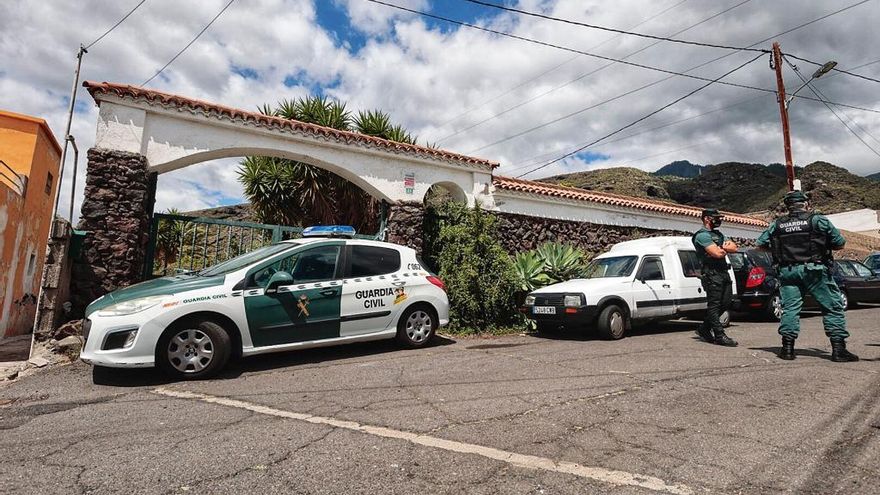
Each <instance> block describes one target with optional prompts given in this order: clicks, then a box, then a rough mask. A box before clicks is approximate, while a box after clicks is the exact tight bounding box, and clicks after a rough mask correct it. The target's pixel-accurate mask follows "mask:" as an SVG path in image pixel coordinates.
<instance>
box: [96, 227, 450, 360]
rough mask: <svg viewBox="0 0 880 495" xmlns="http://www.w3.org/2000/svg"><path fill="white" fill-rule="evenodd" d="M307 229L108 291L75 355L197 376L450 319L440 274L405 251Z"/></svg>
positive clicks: (425, 337) (433, 326)
mask: <svg viewBox="0 0 880 495" xmlns="http://www.w3.org/2000/svg"><path fill="white" fill-rule="evenodd" d="M353 234H354V229H352V228H351V227H341V226H333V227H310V228H308V229H306V230H305V231H304V232H303V238H302V239H294V240H289V241H283V242H280V243H277V244H272V245H269V246H265V247H262V248H259V249H257V250H255V251H252V252H250V253H247V254H244V255H242V256H239V257H237V258H233V259H231V260H229V261H225V262H223V263H220V264H217V265H215V266H213V267H211V268H208V269H205V270H202V271H200V272H198V273H192V274H186V275H178V276H173V277H165V278H159V279H155V280H150V281H147V282H143V283H140V284H136V285H132V286H130V287H126V288H124V289H120V290H117V291H115V292H111V293H109V294H107V295H105V296H103V297H101V298H100V299H98V300H96V301H94V302H93V303H92V304H90V305H89V307H88V308H86V321H85V323H84V327H83V328H84V330H83V333H84V338H85V345H84V346H83V350H82V353H81V358H82V360H83V361H85V362H87V363H90V364H93V365H96V366H107V367H121V368H125V367H152V366H158V367H159V368H161V369H163V370H165V371H167V372H169V373H171V374H174V375H178V376H180V377H183V378H204V377H207V376H210V375H212V374H214V373H216V372H218V371H219V370H220V369H222V368H223V367H224V366H225V365H226V363H227V361H228V360H229V358H230V356H233V355H241V356H251V355H255V354H263V353H269V352H276V351H286V350H291V349H305V348H310V347H320V346H327V345H335V344H344V343H351V342H363V341H369V340H380V339H387V338H395V337H396V338H397V339H398V340H399V341H400V342H402V343H403V344H404V345H406V346H409V347H420V346H423V345H425V344H427V343H428V341H429V340H430V339H431V338H432V337H433V335H434V333H435V331H436V330H437V328H438V326H443V325H445V324H447V323H448V321H449V301H448V299H447V297H446V292H445V291H444V287H443V283H442V282H441V281H440V279H438V278H437V277H435V276H434V275H433V274H431V273H430V272H429V271H428V270H427V269H426V268H425V267H424V266H423V264H422V263H421V261H419V259H418V258H417V256H416V253H415V251H413V250H412V249H410V248H407V247H404V246H400V245H397V244H390V243H386V242H378V241H368V240H358V239H352V238H351V237H352V236H353Z"/></svg>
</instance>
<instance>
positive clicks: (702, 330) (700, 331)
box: [697, 323, 715, 344]
mask: <svg viewBox="0 0 880 495" xmlns="http://www.w3.org/2000/svg"><path fill="white" fill-rule="evenodd" d="M697 335H699V336H700V338H701V339H703V340H705V341H706V342H709V343H710V344H711V343H712V342H715V337H713V336H712V330H709V328H708V327H707V326H706V325H704V324H702V323H701V324H700V326H698V327H697Z"/></svg>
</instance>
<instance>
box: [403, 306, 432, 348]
mask: <svg viewBox="0 0 880 495" xmlns="http://www.w3.org/2000/svg"><path fill="white" fill-rule="evenodd" d="M430 333H431V317H430V316H429V315H428V313H425V312H424V311H416V312H414V313H413V314H411V315H410V316H409V318H407V320H406V335H407V337H409V339H410V340H411V341H413V342H421V341H423V340H425V339H426V338H428V335H430Z"/></svg>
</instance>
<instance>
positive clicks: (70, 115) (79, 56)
mask: <svg viewBox="0 0 880 495" xmlns="http://www.w3.org/2000/svg"><path fill="white" fill-rule="evenodd" d="M86 53H87V51H86V49H85V47H84V46H82V45H79V51H78V52H77V53H76V72H75V73H74V76H73V88H71V90H70V106H69V108H68V109H67V127H65V129H64V148H62V149H61V171H60V172H59V174H58V189H57V192H56V193H55V208H53V209H52V219H53V221H54V219H55V215H56V214H57V213H58V200H59V199H61V181H62V180H64V161H65V160H66V159H67V145H68V144H69V143H70V141H71V136H70V124H71V122H72V121H73V110H74V105H76V90H77V86H78V85H79V69H80V67H81V66H82V59H83V55H85V54H86ZM71 208H72V206H71ZM72 211H73V210H72V209H71V212H72ZM68 220H70V221H71V222H73V217H72V215H71V218H69V219H68Z"/></svg>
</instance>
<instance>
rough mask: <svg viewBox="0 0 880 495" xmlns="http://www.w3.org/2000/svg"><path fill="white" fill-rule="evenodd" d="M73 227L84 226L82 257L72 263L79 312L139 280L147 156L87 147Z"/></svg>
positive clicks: (146, 222) (147, 200)
mask: <svg viewBox="0 0 880 495" xmlns="http://www.w3.org/2000/svg"><path fill="white" fill-rule="evenodd" d="M88 157H89V163H88V172H87V175H86V189H85V198H84V200H83V205H82V213H81V215H80V221H79V225H78V227H77V228H78V229H79V230H86V231H88V234H87V235H86V238H85V241H84V242H83V253H82V261H81V262H80V263H77V264H76V265H75V266H74V273H73V284H72V285H73V287H72V292H73V294H72V299H73V301H72V302H73V303H74V310H79V311H81V310H82V309H84V308H85V305H87V304H88V303H90V302H91V301H93V300H94V299H96V298H98V297H100V296H102V295H104V294H106V293H108V292H111V291H113V290H116V289H118V288H120V287H125V286H127V285H131V284H133V283H136V282H139V281H141V280H142V278H143V269H144V251H145V247H146V244H147V240H148V236H149V226H150V215H149V212H150V211H152V205H153V197H152V196H153V195H152V194H151V187H150V184H151V182H150V181H151V177H150V175H151V174H150V173H149V172H148V171H147V159H146V157H144V156H143V155H140V154H137V153H129V152H124V151H114V150H108V149H101V148H92V149H90V150H89V153H88Z"/></svg>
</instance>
